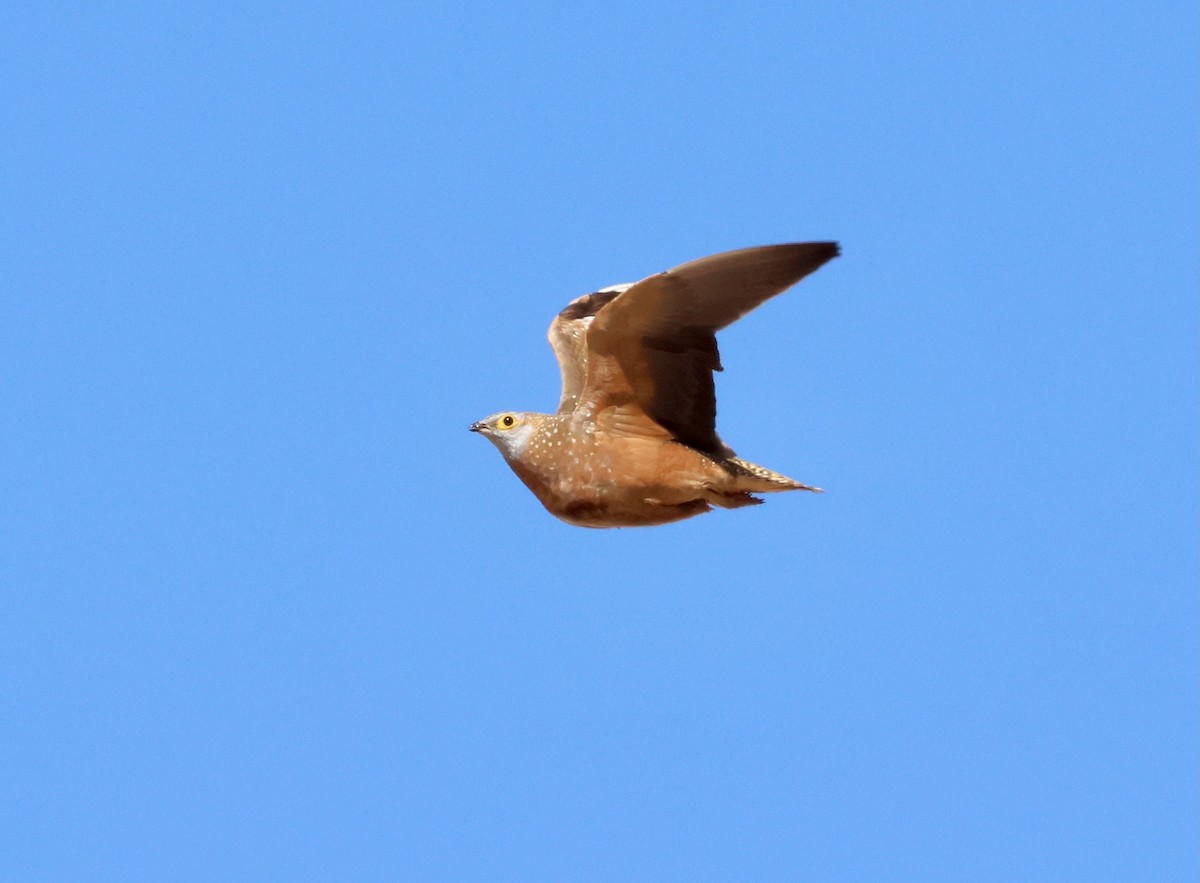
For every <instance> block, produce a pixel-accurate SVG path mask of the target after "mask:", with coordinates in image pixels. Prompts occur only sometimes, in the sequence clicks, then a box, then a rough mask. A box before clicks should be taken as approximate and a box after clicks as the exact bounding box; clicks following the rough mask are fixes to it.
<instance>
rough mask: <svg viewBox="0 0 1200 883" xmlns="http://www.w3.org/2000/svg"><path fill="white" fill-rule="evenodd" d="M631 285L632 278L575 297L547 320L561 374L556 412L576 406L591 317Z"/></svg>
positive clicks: (547, 334) (572, 409) (548, 335)
mask: <svg viewBox="0 0 1200 883" xmlns="http://www.w3.org/2000/svg"><path fill="white" fill-rule="evenodd" d="M632 285H633V283H632V282H627V283H625V284H624V285H610V286H609V287H608V288H602V289H600V290H599V291H595V292H592V293H591V294H585V295H584V296H583V297H577V298H575V300H573V301H571V302H570V303H569V304H567V306H566V307H564V308H563V310H562V312H560V313H559V314H558V315H557V316H555V317H554V321H553V322H551V323H550V330H549V331H548V332H547V333H546V337H547V338H548V339H549V341H550V348H551V349H553V350H554V357H555V358H556V359H558V370H559V372H560V373H561V374H562V397H561V398H560V399H559V402H558V413H559V414H566V413H568V412H570V411H574V410H575V405H576V403H577V402H578V401H579V393H580V392H581V391H582V390H583V384H584V382H585V381H586V380H587V362H588V359H587V329H588V326H589V325H591V324H592V319H593V318H594V317H595V315H596V313H597V312H598V311H599V310H600V308H601V307H603V306H604V305H605V304H607V303H608V302H609V301H611V300H612V299H613V298H615V297H616V296H617V295H618V294H620V293H621V292H622V291H625V289H627V288H629V287H630V286H632Z"/></svg>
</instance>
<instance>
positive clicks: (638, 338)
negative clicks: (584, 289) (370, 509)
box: [470, 242, 840, 527]
mask: <svg viewBox="0 0 1200 883" xmlns="http://www.w3.org/2000/svg"><path fill="white" fill-rule="evenodd" d="M839 253H840V250H839V248H838V244H837V243H836V242H801V243H794V244H790V245H767V246H761V247H758V248H744V249H740V250H737V251H727V252H723V253H721V254H715V255H710V256H709V257H704V258H700V259H698V260H694V261H689V262H688V263H686V264H681V265H680V266H678V267H675V268H673V269H671V270H667V271H666V272H663V273H657V274H655V275H653V276H647V277H646V278H645V279H643V280H641V281H640V282H634V283H627V284H624V285H613V286H609V287H608V288H602V289H600V290H599V291H596V292H594V293H592V294H585V295H584V296H583V297H580V298H576V299H575V300H573V301H571V303H570V304H568V305H567V306H566V308H565V309H563V311H562V312H561V313H559V314H558V316H557V317H555V319H554V321H553V322H552V323H551V324H550V331H549V334H548V336H549V338H550V346H551V347H552V348H553V349H554V355H555V356H556V357H557V359H558V367H559V370H560V371H561V372H562V398H561V400H560V402H559V405H558V412H557V413H555V414H535V413H530V412H527V411H501V412H500V413H499V414H493V415H492V416H491V417H488V418H486V419H484V420H480V421H478V422H477V423H472V424H471V426H470V428H471V430H472V431H473V432H478V433H480V434H481V435H483V436H484V437H485V438H486V439H487V440H488V441H490V442H491V443H492V444H494V445H495V446H496V447H497V448H499V449H500V453H501V454H503V455H504V459H505V460H506V461H508V465H509V466H510V467H511V468H512V470H513V472H515V473H516V474H517V476H518V477H519V478H520V479H521V481H522V482H524V483H525V485H526V486H527V487H528V488H529V489H530V490H531V491H533V493H534V495H535V496H536V497H537V498H538V500H539V501H541V503H542V505H543V506H545V507H546V509H547V510H548V511H549V512H550V513H551V514H552V515H554V516H556V517H558V518H561V519H562V520H563V521H566V522H568V523H569V524H575V525H579V526H581V527H636V526H643V525H655V524H666V523H668V522H672V521H679V520H681V519H684V518H691V517H692V516H693V515H700V514H702V513H704V512H708V511H710V510H711V509H712V508H713V507H714V506H715V507H717V508H721V509H738V508H741V507H742V506H752V505H756V504H758V503H761V502H762V500H761V499H759V498H758V497H756V496H754V494H756V493H771V492H775V491H793V490H800V491H819V490H820V488H815V487H810V486H809V485H806V484H801V483H800V482H798V481H794V480H793V479H790V478H788V477H786V476H784V475H780V474H779V473H778V472H772V471H771V470H770V469H765V468H763V467H762V466H756V465H755V464H753V463H750V462H747V461H746V460H741V459H739V458H738V457H736V456H735V455H734V453H733V451H732V450H731V449H730V448H729V447H728V446H727V445H726V444H725V443H724V442H723V441H721V439H720V437H719V436H718V435H717V431H716V416H717V399H716V391H715V388H714V386H713V372H714V371H720V370H721V359H720V355H719V354H718V352H717V339H716V332H717V331H719V330H721V329H722V328H724V327H725V326H727V325H730V324H732V323H733V322H734V321H736V320H737V319H740V318H741V317H742V316H744V315H746V313H748V312H750V311H751V310H753V309H754V308H755V307H757V306H758V305H759V304H761V303H763V302H764V301H765V300H767V299H768V298H771V297H774V296H775V295H777V294H780V293H782V292H783V291H785V290H787V289H788V288H790V287H791V286H793V285H795V284H796V283H797V282H799V281H800V280H801V279H803V278H804V277H805V276H807V275H808V274H809V273H812V272H813V271H814V270H816V269H817V268H818V267H820V266H821V265H822V264H824V263H826V262H827V261H829V260H832V259H833V258H835V257H837V256H838V254H839Z"/></svg>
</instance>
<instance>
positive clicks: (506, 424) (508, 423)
mask: <svg viewBox="0 0 1200 883" xmlns="http://www.w3.org/2000/svg"><path fill="white" fill-rule="evenodd" d="M516 425H517V418H516V417H514V416H513V415H512V414H505V415H504V416H503V417H501V418H500V428H501V429H512V428H513V427H514V426H516Z"/></svg>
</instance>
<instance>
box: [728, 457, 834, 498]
mask: <svg viewBox="0 0 1200 883" xmlns="http://www.w3.org/2000/svg"><path fill="white" fill-rule="evenodd" d="M723 465H724V466H725V467H726V468H727V469H728V470H729V471H730V472H732V473H733V474H734V476H736V478H737V480H738V481H737V489H738V490H740V491H757V492H758V493H771V492H772V491H812V492H813V493H817V494H820V493H823V491H822V490H821V489H820V488H819V487H813V486H812V485H807V484H801V483H800V482H798V481H796V480H795V479H794V478H788V477H787V476H786V475H781V474H779V473H778V472H772V471H771V470H770V469H767V468H766V467H765V466H759V465H758V464H757V463H751V462H750V461H749V460H741V459H738V458H737V457H730V458H729V459H728V460H726V461H725V463H724V464H723Z"/></svg>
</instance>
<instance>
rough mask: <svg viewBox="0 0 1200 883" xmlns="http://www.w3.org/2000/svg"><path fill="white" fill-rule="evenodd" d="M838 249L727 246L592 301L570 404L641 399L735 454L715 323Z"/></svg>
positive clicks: (686, 439)
mask: <svg viewBox="0 0 1200 883" xmlns="http://www.w3.org/2000/svg"><path fill="white" fill-rule="evenodd" d="M838 254H839V249H838V245H837V243H835V242H803V243H795V244H790V245H768V246H762V247H758V248H745V249H740V250H738V251H729V252H723V253H721V254H716V255H710V256H709V257H704V258H700V259H699V260H695V261H689V262H688V263H686V264H681V265H680V266H678V267H674V268H673V269H670V270H667V271H666V272H664V273H658V274H657V275H654V276H649V277H647V278H645V279H643V280H642V281H640V282H637V283H635V284H634V285H632V286H629V287H628V288H626V289H625V290H624V291H622V292H620V293H619V294H618V295H617V296H615V297H612V298H610V299H609V300H607V301H606V302H604V303H602V304H598V305H595V308H594V309H593V310H592V312H591V314H590V316H591V317H590V319H589V321H588V325H587V327H586V328H585V329H584V332H585V333H584V341H585V343H586V346H585V347H584V349H585V350H586V352H585V354H584V359H583V364H584V371H583V380H582V383H580V384H579V387H578V389H577V392H576V394H575V400H574V402H573V404H572V407H576V406H577V405H578V404H582V403H584V402H586V403H587V404H588V406H589V407H591V408H592V409H594V410H595V411H596V413H597V414H598V415H599V414H602V413H603V412H604V411H605V409H620V410H621V411H622V412H623V413H624V414H626V417H627V418H628V414H629V412H630V411H631V410H632V409H635V408H636V409H640V410H641V411H642V412H644V413H645V415H646V416H647V417H649V418H650V420H652V421H653V422H655V423H657V424H658V425H659V426H661V427H663V428H664V429H666V430H667V431H668V432H669V433H670V434H671V435H672V436H673V437H674V438H675V439H677V440H678V441H680V442H682V443H684V444H686V445H689V446H690V447H693V448H695V449H697V450H699V451H702V452H704V453H707V454H710V455H712V456H718V457H728V456H731V455H732V451H730V449H729V448H728V447H726V446H725V444H724V443H723V442H722V441H721V439H720V438H719V437H718V436H717V432H716V416H717V403H716V392H715V387H714V386H713V372H714V371H720V370H721V358H720V353H719V351H718V350H717V340H716V332H717V331H719V330H720V329H722V328H724V327H726V326H727V325H730V324H731V323H733V322H735V321H736V320H737V319H739V318H741V317H742V316H744V315H745V314H746V313H748V312H750V311H751V310H753V309H754V308H755V307H757V306H758V305H759V304H761V303H763V302H764V301H766V300H768V299H769V298H771V297H774V296H775V295H777V294H780V293H782V292H783V291H786V290H787V289H788V288H790V287H791V286H793V285H795V284H796V283H797V282H799V281H800V280H801V279H803V278H804V277H805V276H807V275H808V274H809V273H811V272H813V271H814V270H816V269H817V268H819V267H820V266H821V265H823V264H824V263H826V262H827V261H829V260H832V259H833V258H835V257H837V255H838ZM576 303H578V301H577V302H576ZM568 309H570V308H568ZM564 312H565V311H564ZM560 316H561V314H560ZM575 364H577V365H578V364H580V362H579V360H578V359H577V360H576V362H575ZM564 376H565V375H564ZM576 380H578V378H576Z"/></svg>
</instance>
